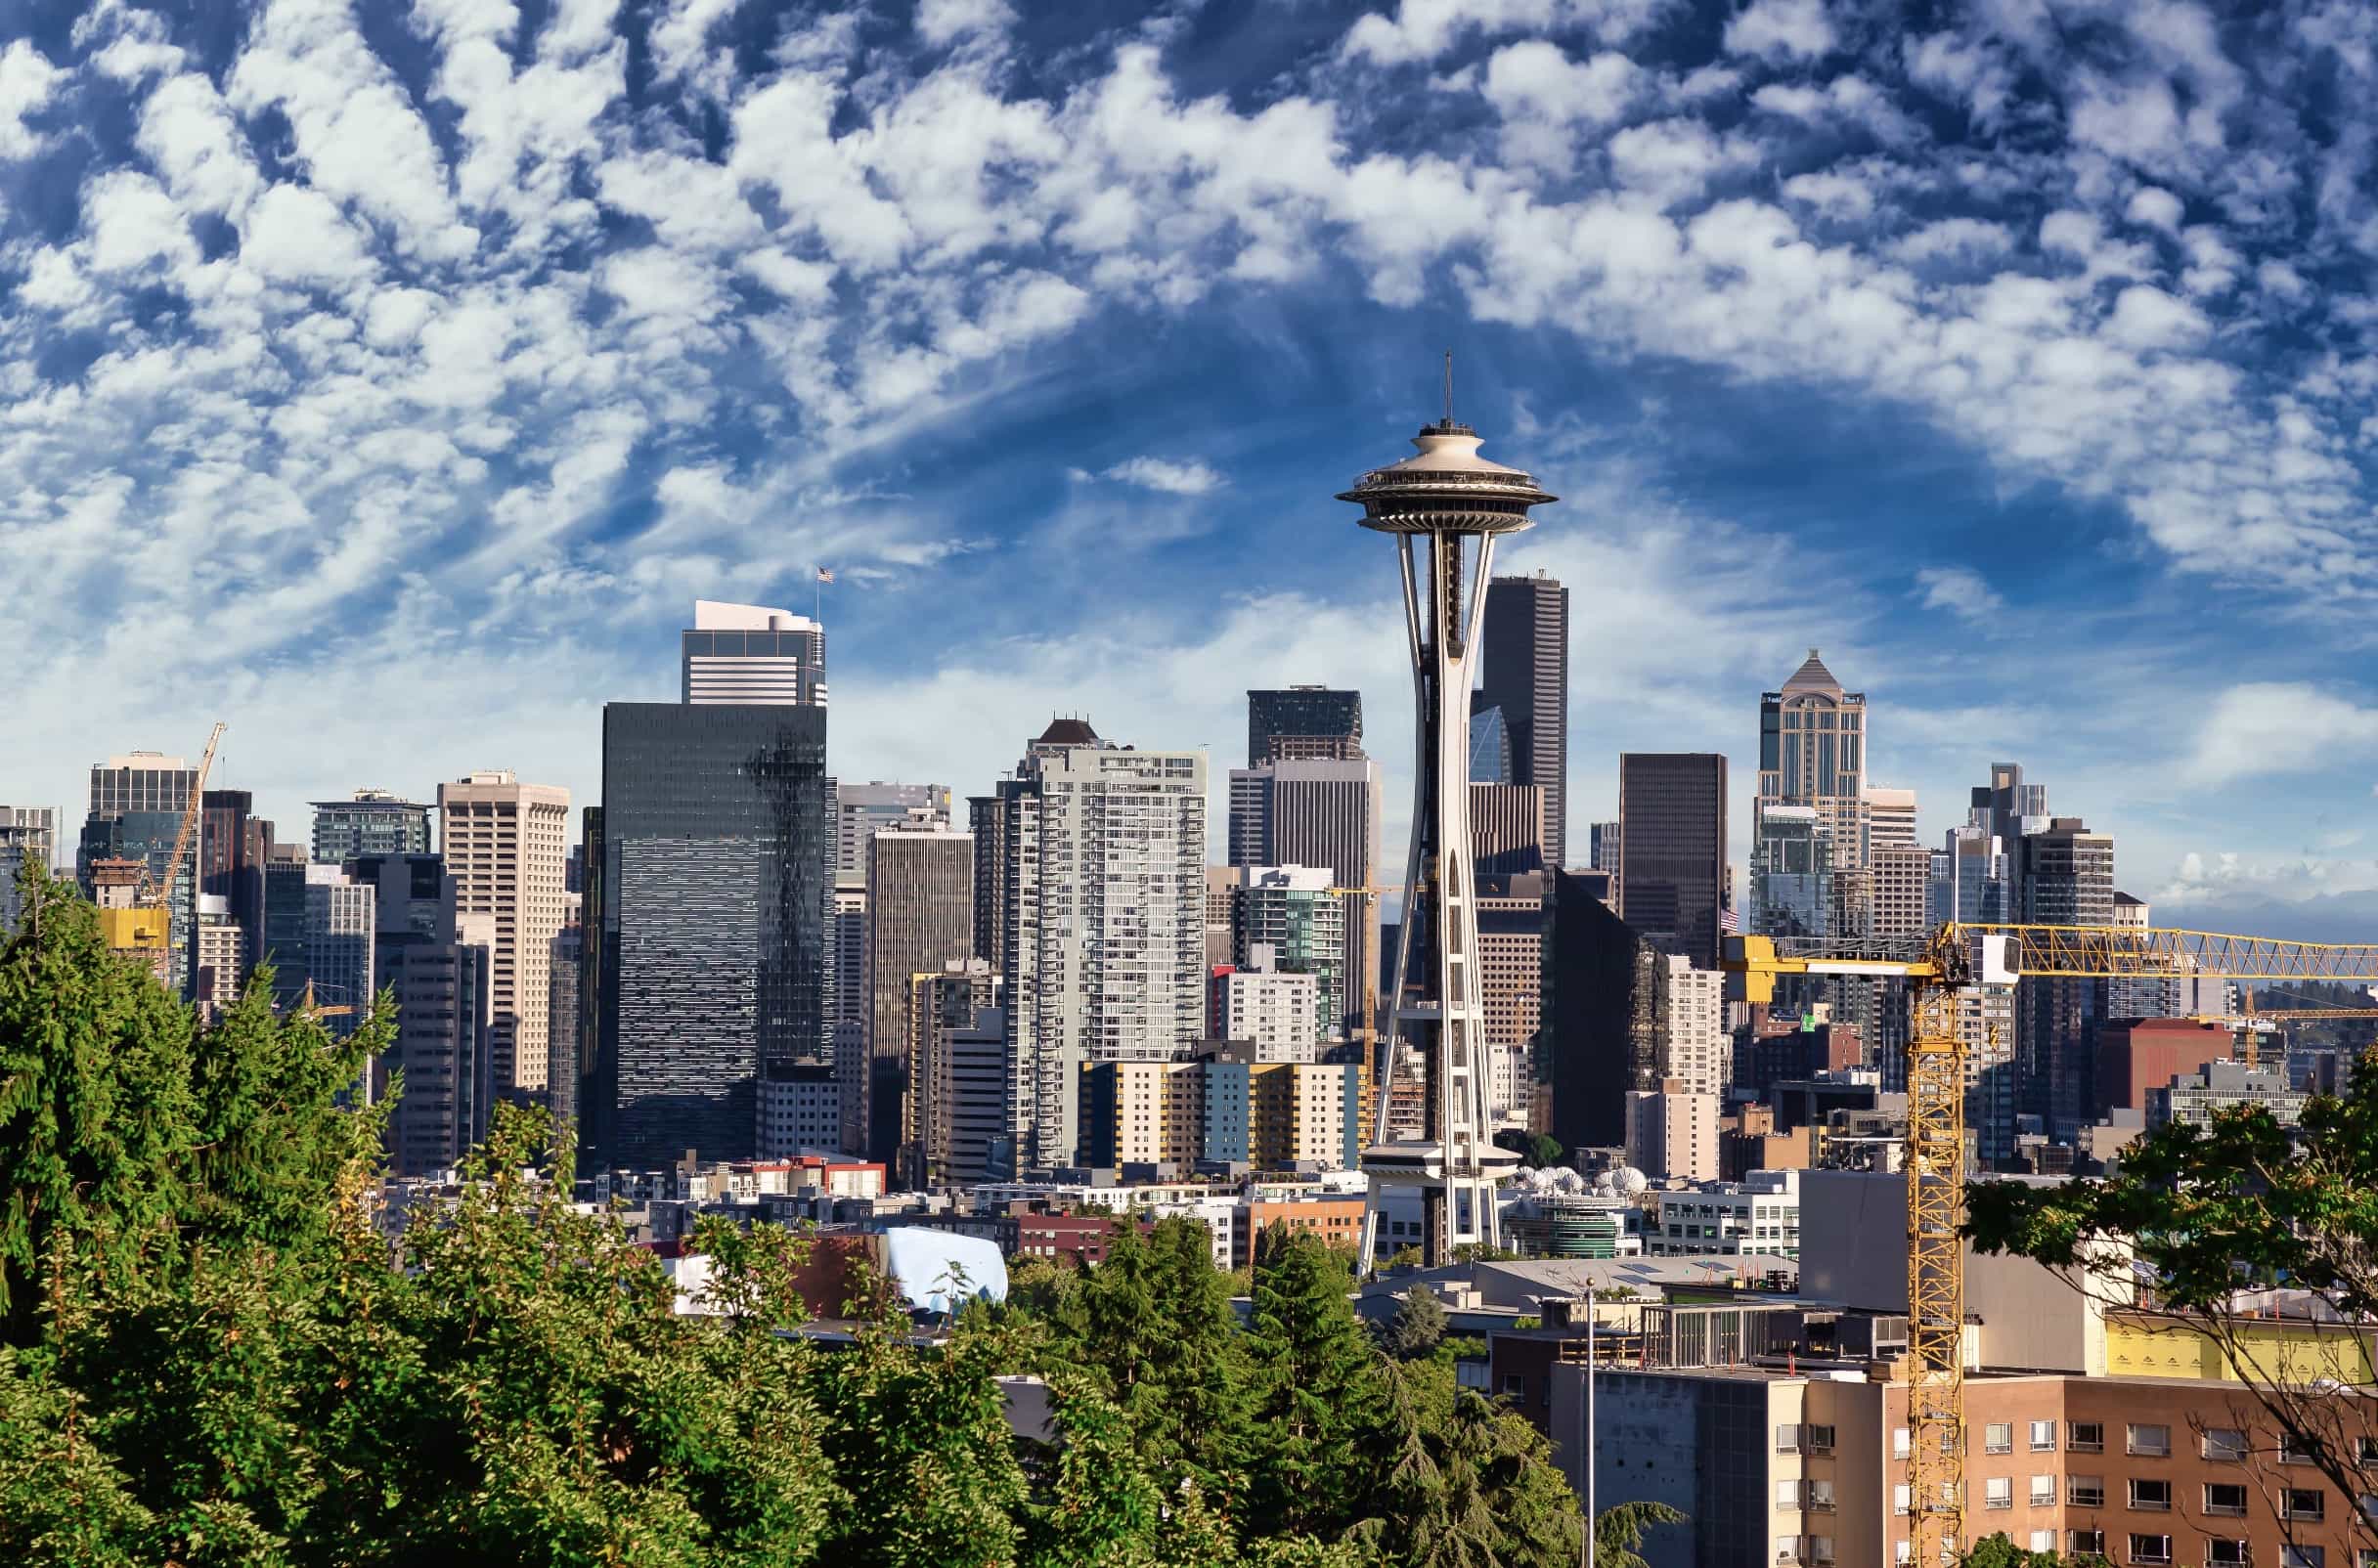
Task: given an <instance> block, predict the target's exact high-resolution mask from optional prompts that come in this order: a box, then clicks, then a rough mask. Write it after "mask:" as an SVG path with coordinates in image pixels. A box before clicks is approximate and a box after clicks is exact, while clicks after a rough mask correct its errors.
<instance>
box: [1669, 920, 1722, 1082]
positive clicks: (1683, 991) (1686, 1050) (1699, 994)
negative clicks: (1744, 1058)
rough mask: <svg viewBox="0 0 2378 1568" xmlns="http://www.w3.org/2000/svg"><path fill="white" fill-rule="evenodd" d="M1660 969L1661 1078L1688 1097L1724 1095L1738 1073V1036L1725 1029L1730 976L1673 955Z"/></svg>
mask: <svg viewBox="0 0 2378 1568" xmlns="http://www.w3.org/2000/svg"><path fill="white" fill-rule="evenodd" d="M1664 965H1665V967H1664V968H1663V969H1661V970H1660V971H1659V975H1658V980H1659V1012H1658V1017H1659V1076H1660V1077H1662V1078H1673V1079H1675V1080H1676V1081H1677V1082H1679V1083H1681V1084H1683V1085H1684V1087H1685V1092H1686V1093H1688V1094H1706V1095H1723V1094H1724V1093H1725V1092H1726V1080H1727V1079H1728V1078H1729V1077H1731V1076H1732V1075H1733V1073H1732V1069H1733V1067H1734V1036H1733V1034H1732V1033H1731V1032H1730V1031H1729V1030H1728V1029H1727V1027H1726V987H1725V980H1726V977H1725V976H1724V975H1722V974H1720V973H1718V972H1717V971H1715V970H1708V969H1695V968H1694V967H1693V961H1692V960H1691V959H1689V958H1686V957H1683V956H1682V955H1680V954H1674V953H1671V954H1668V955H1667V956H1666V958H1665V960H1664Z"/></svg>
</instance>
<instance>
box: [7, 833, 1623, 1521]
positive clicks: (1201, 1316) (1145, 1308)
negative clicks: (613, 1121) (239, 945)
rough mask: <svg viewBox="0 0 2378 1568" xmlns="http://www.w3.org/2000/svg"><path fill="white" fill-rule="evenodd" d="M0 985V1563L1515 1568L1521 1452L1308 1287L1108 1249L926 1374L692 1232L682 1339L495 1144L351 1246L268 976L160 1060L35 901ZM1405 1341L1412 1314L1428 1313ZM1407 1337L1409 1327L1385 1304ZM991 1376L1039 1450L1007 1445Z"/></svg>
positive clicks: (1278, 1251)
mask: <svg viewBox="0 0 2378 1568" xmlns="http://www.w3.org/2000/svg"><path fill="white" fill-rule="evenodd" d="M29 891H30V893H31V895H32V896H31V899H30V908H31V914H30V916H29V918H28V919H27V920H26V921H25V922H24V924H23V926H22V929H21V931H20V933H19V934H18V935H17V936H15V937H14V938H13V939H11V940H10V941H9V942H8V943H7V944H6V945H5V946H4V947H0V1182H4V1183H5V1187H4V1188H0V1200H5V1204H6V1207H5V1208H4V1209H0V1289H4V1290H5V1291H6V1294H5V1296H4V1297H0V1308H4V1311H0V1331H4V1332H5V1335H6V1337H5V1339H0V1561H8V1562H18V1561H23V1562H36V1561H37V1562H44V1563H61V1564H68V1565H77V1568H80V1565H90V1568H102V1565H106V1568H113V1565H118V1564H121V1565H126V1568H129V1565H132V1564H149V1563H158V1562H173V1563H179V1564H183V1565H185V1568H214V1565H234V1564H237V1565H259V1568H262V1565H274V1568H279V1565H290V1568H311V1565H318V1564H319V1565H324V1568H329V1565H332V1564H337V1565H341V1568H344V1565H350V1564H355V1565H370V1564H389V1565H395V1564H411V1563H419V1562H437V1563H441V1564H447V1563H451V1564H460V1565H462V1568H496V1565H499V1564H502V1565H506V1568H509V1565H514V1564H541V1565H551V1568H561V1565H564V1564H571V1565H575V1564H586V1563H594V1564H615V1565H622V1568H627V1565H635V1568H728V1565H735V1568H742V1565H760V1568H795V1565H800V1564H812V1563H817V1564H826V1563H831V1564H836V1565H842V1564H851V1565H858V1568H870V1565H883V1568H891V1565H894V1564H910V1563H932V1564H951V1565H981V1568H1009V1565H1015V1568H1059V1565H1074V1564H1098V1565H1112V1568H1385V1565H1387V1564H1390V1563H1392V1564H1403V1563H1423V1564H1435V1565H1438V1568H1554V1565H1556V1564H1561V1563H1565V1562H1569V1561H1573V1560H1574V1559H1575V1557H1576V1555H1577V1548H1578V1545H1579V1541H1578V1529H1579V1524H1580V1521H1579V1519H1578V1516H1577V1511H1576V1505H1575V1500H1574V1499H1573V1498H1572V1497H1571V1496H1570V1495H1569V1493H1568V1491H1567V1489H1566V1487H1565V1485H1564V1483H1563V1481H1562V1480H1561V1478H1560V1476H1559V1474H1558V1473H1557V1472H1556V1471H1555V1470H1554V1469H1553V1468H1552V1466H1551V1465H1550V1464H1549V1462H1547V1457H1546V1450H1545V1444H1544V1441H1543V1439H1542V1438H1541V1437H1540V1436H1539V1435H1538V1434H1537V1433H1536V1432H1535V1431H1534V1429H1533V1428H1532V1427H1530V1426H1528V1425H1527V1424H1526V1423H1525V1422H1524V1421H1523V1420H1521V1419H1520V1418H1519V1417H1518V1416H1515V1415H1513V1414H1512V1413H1510V1412H1509V1411H1506V1410H1504V1409H1502V1408H1501V1407H1499V1406H1497V1405H1495V1404H1493V1403H1492V1402H1489V1401H1487V1400H1484V1399H1481V1398H1479V1397H1478V1396H1476V1395H1475V1394H1472V1393H1468V1392H1465V1391H1461V1390H1459V1389H1457V1388H1456V1387H1455V1385H1454V1379H1453V1374H1452V1370H1451V1362H1450V1359H1449V1357H1447V1356H1445V1355H1444V1354H1442V1353H1441V1350H1440V1352H1439V1353H1438V1354H1435V1355H1429V1354H1426V1353H1425V1351H1423V1350H1422V1349H1421V1348H1420V1347H1419V1340H1420V1339H1421V1338H1424V1337H1426V1338H1430V1339H1431V1340H1432V1341H1433V1340H1434V1339H1435V1338H1437V1337H1439V1336H1441V1333H1442V1323H1441V1319H1442V1312H1441V1309H1439V1310H1438V1313H1437V1318H1438V1322H1437V1325H1436V1327H1435V1328H1434V1330H1433V1332H1424V1331H1423V1328H1420V1327H1415V1326H1413V1325H1406V1328H1407V1330H1408V1332H1407V1339H1408V1340H1409V1342H1410V1344H1411V1345H1412V1346H1413V1347H1414V1353H1415V1355H1416V1357H1417V1359H1413V1360H1409V1361H1397V1360H1395V1359H1393V1358H1391V1357H1389V1356H1388V1355H1387V1354H1385V1353H1384V1352H1383V1351H1382V1350H1381V1349H1380V1348H1379V1347H1378V1346H1377V1345H1376V1344H1375V1342H1374V1339H1373V1336H1372V1335H1371V1333H1370V1332H1369V1331H1368V1330H1367V1329H1365V1328H1363V1327H1362V1326H1361V1325H1360V1324H1359V1322H1358V1321H1357V1320H1356V1318H1355V1315H1354V1312H1353V1307H1352V1303H1351V1300H1350V1297H1349V1278H1348V1268H1347V1262H1346V1259H1345V1258H1344V1256H1343V1254H1341V1253H1340V1252H1338V1251H1334V1250H1333V1249H1332V1248H1330V1247H1329V1246H1328V1245H1326V1244H1325V1243H1323V1242H1322V1241H1320V1240H1318V1239H1317V1238H1315V1237H1313V1236H1311V1235H1309V1234H1291V1233H1287V1232H1277V1233H1276V1234H1272V1235H1268V1236H1266V1237H1265V1238H1263V1240H1262V1244H1261V1245H1260V1246H1259V1247H1258V1248H1257V1249H1256V1252H1257V1256H1256V1262H1255V1269H1254V1271H1253V1276H1252V1280H1251V1282H1250V1284H1251V1286H1252V1294H1253V1311H1252V1314H1251V1316H1250V1320H1249V1321H1248V1322H1247V1323H1245V1324H1244V1325H1243V1324H1242V1322H1241V1319H1240V1313H1239V1311H1238V1309H1237V1307H1236V1305H1235V1304H1234V1302H1233V1300H1232V1296H1231V1285H1232V1277H1231V1276H1230V1275H1228V1274H1226V1273H1224V1272H1222V1271H1220V1270H1217V1269H1216V1268H1215V1267H1214V1266H1213V1260H1212V1256H1211V1241H1210V1238H1209V1236H1208V1233H1207V1232H1206V1230H1205V1228H1204V1227H1203V1226H1200V1225H1197V1224H1194V1223H1192V1222H1190V1221H1187V1220H1183V1219H1177V1218H1168V1219H1165V1220H1162V1221H1159V1222H1158V1223H1156V1224H1155V1225H1154V1226H1152V1227H1150V1228H1149V1229H1148V1230H1147V1232H1146V1233H1145V1234H1144V1235H1143V1234H1142V1232H1141V1228H1140V1226H1139V1224H1138V1223H1137V1221H1136V1220H1135V1219H1124V1220H1123V1221H1122V1222H1121V1223H1120V1224H1119V1226H1118V1230H1117V1234H1116V1236H1115V1238H1114V1240H1113V1243H1112V1246H1111V1248H1110V1251H1109V1255H1108V1257H1107V1259H1106V1261H1105V1262H1104V1263H1102V1264H1100V1265H1099V1266H1097V1267H1095V1268H1091V1269H1087V1270H1080V1271H1078V1270H1074V1269H1060V1268H1051V1267H1049V1266H1047V1265H1044V1264H1024V1265H1020V1266H1019V1267H1018V1268H1017V1269H1016V1271H1015V1273H1014V1276H1013V1282H1012V1283H1013V1289H1012V1292H1011V1296H1010V1299H1009V1302H1008V1304H1007V1305H1006V1306H1005V1307H1004V1308H1000V1309H996V1310H992V1309H984V1308H977V1309H970V1310H969V1311H967V1312H965V1313H963V1314H961V1315H960V1317H959V1319H958V1321H957V1323H956V1324H955V1325H954V1326H953V1327H952V1328H951V1329H950V1331H949V1332H947V1334H946V1335H937V1336H933V1337H930V1338H927V1337H923V1336H920V1335H919V1334H917V1333H916V1332H915V1331H914V1330H913V1328H912V1326H911V1325H910V1324H909V1323H908V1322H907V1321H906V1320H905V1319H903V1318H896V1317H894V1316H892V1315H891V1314H890V1313H889V1311H888V1309H887V1310H886V1311H884V1312H882V1313H881V1314H879V1315H878V1316H877V1317H876V1318H874V1319H873V1320H872V1321H869V1322H866V1323H864V1324H863V1325H862V1326H861V1327H860V1328H859V1332H858V1333H857V1335H856V1342H855V1343H851V1344H849V1345H847V1346H846V1347H843V1348H831V1349H830V1348H825V1347H823V1346H821V1345H820V1344H819V1343H817V1342H816V1341H815V1340H813V1339H811V1338H808V1337H805V1336H803V1335H801V1334H799V1333H795V1332H789V1331H788V1330H791V1329H794V1328H797V1327H798V1326H799V1325H800V1324H801V1322H802V1320H803V1318H804V1316H805V1304H804V1303H803V1302H802V1301H801V1299H800V1297H799V1295H798V1293H797V1291H796V1289H795V1287H794V1285H795V1281H796V1280H797V1278H798V1277H799V1271H800V1266H801V1264H802V1261H803V1258H804V1252H805V1248H806V1247H807V1245H808V1242H807V1240H806V1239H805V1238H804V1237H803V1236H802V1235H801V1234H798V1233H796V1232H792V1231H788V1230H785V1229H783V1228H780V1227H775V1226H770V1225H755V1226H752V1227H749V1228H747V1229H737V1228H736V1227H734V1226H733V1225H731V1224H729V1223H727V1222H726V1221H724V1220H720V1219H715V1218H705V1219H703V1220H702V1221H700V1222H699V1224H698V1225H697V1228H696V1230H695V1232H694V1235H693V1238H692V1241H691V1246H692V1248H693V1249H694V1250H695V1251H698V1252H700V1253H702V1254H705V1255H706V1256H707V1258H708V1261H709V1264H710V1271H709V1279H708V1283H707V1285H705V1287H704V1296H705V1300H704V1302H703V1305H704V1307H705V1310H704V1311H703V1312H702V1313H701V1314H699V1315H690V1316H689V1315H686V1314H683V1313H682V1312H681V1311H680V1310H679V1301H678V1296H677V1290H676V1287H675V1285H673V1284H672V1282H671V1280H670V1278H669V1276H668V1275H667V1273H666V1272H665V1271H664V1269H663V1268H662V1266H661V1265H660V1264H659V1263H658V1261H657V1260H656V1258H655V1256H654V1255H653V1253H652V1252H651V1251H650V1250H649V1249H648V1248H646V1247H642V1246H639V1245H637V1244H636V1243H635V1242H634V1241H633V1240H632V1238H631V1237H630V1236H629V1234H628V1233H627V1232H626V1230H625V1229H624V1227H623V1226H622V1224H621V1223H620V1222H619V1221H618V1220H617V1219H615V1218H614V1217H613V1216H611V1215H609V1214H606V1213H602V1212H594V1211H590V1210H588V1209H586V1208H584V1207H582V1206H580V1205H577V1204H574V1203H572V1202H571V1201H570V1200H569V1192H570V1188H569V1175H570V1169H569V1161H568V1154H567V1152H566V1151H565V1150H560V1149H553V1148H550V1147H549V1143H550V1134H549V1130H548V1128H547V1126H546V1124H545V1121H544V1118H543V1116H542V1114H541V1113H539V1112H535V1111H518V1110H514V1109H511V1108H506V1109H504V1110H503V1111H500V1113H499V1115H498V1118H497V1122H496V1126H495V1128H494V1130H493V1133H492V1135H491V1137H490V1139H489V1142H488V1144H487V1146H486V1148H484V1149H483V1150H481V1151H479V1152H478V1153H477V1154H474V1155H473V1156H472V1158H471V1160H470V1161H469V1163H468V1164H467V1165H466V1166H465V1168H464V1170H463V1171H462V1182H461V1184H460V1187H459V1190H458V1192H457V1193H456V1194H455V1195H454V1196H453V1197H452V1198H451V1200H450V1201H448V1202H447V1203H445V1204H444V1205H442V1206H434V1207H430V1206H425V1207H424V1209H423V1211H422V1212H420V1213H418V1214H416V1216H415V1217H414V1219H413V1222H412V1223H411V1224H410V1225H409V1226H408V1227H406V1228H405V1229H403V1231H402V1233H401V1235H396V1236H391V1235H388V1234H383V1231H382V1229H381V1227H380V1224H379V1222H378V1221H379V1216H378V1215H377V1213H376V1211H375V1206H374V1198H375V1195H376V1193H377V1190H378V1159H377V1150H378V1147H379V1139H380V1135H381V1130H382V1119H383V1118H384V1116H385V1114H386V1108H385V1106H382V1107H380V1108H377V1109H359V1108H357V1107H355V1106H354V1105H352V1104H351V1103H350V1102H351V1099H352V1097H351V1096H349V1095H347V1094H346V1093H345V1091H346V1090H347V1089H348V1087H349V1086H350V1085H352V1084H353V1083H354V1081H355V1080H356V1077H357V1075H358V1073H359V1071H360V1070H361V1068H362V1067H363V1065H364V1064H365V1062H366V1061H367V1060H368V1059H369V1057H370V1056H371V1054H372V1053H374V1052H375V1051H379V1050H382V1049H384V1048H385V1046H386V1044H387V1041H388V1038H389V1020H388V1018H387V1016H386V1015H385V1014H384V1013H375V1014H374V1015H373V1016H372V1017H370V1018H368V1019H367V1020H366V1021H365V1022H364V1024H363V1025H362V1027H361V1028H359V1030H358V1031H357V1032H356V1034H355V1036H354V1037H352V1038H351V1039H349V1040H345V1041H339V1040H333V1039H331V1038H330V1036H329V1035H328V1034H326V1033H325V1031H324V1030H323V1029H322V1028H321V1027H320V1025H319V1024H318V1023H316V1022H314V1021H311V1020H308V1019H305V1018H302V1017H288V1016H278V1015H276V1014H275V1013H274V1012H273V1010H272V1008H271V1006H270V1003H269V996H270V984H269V980H262V979H259V980H257V981H256V982H254V983H252V984H251V986H250V988H249V991H248V994H247V999H246V1000H243V1001H242V1002H241V1003H239V1004H237V1005H236V1006H234V1007H232V1008H231V1009H229V1010H228V1011H227V1012H226V1013H225V1015H224V1016H223V1017H222V1018H221V1019H220V1020H219V1021H217V1022H215V1023H214V1024H210V1025H208V1026H206V1027H204V1028H202V1029H201V1028H200V1027H198V1024H196V1023H195V1022H194V1020H193V1018H192V1016H191V1015H190V1014H189V1012H188V1011H187V1010H185V1009H183V1008H181V1007H180V1006H178V1005H177V1004H175V1003H174V1002H172V1001H171V1000H170V999H169V998H168V997H166V995H165V994H164V992H163V991H162V989H161V988H160V987H158V986H157V985H156V984H155V983H154V980H152V979H151V978H150V977H149V976H148V975H147V974H146V973H144V972H143V971H141V970H140V969H138V968H137V967H135V966H133V965H131V964H129V963H127V962H126V961H125V960H124V959H122V958H120V957H119V956H117V955H115V954H112V953H110V952H109V951H108V949H107V948H106V945H105V943H104V942H103V941H102V940H101V939H100V938H99V935H98V931H97V927H96V923H95V921H94V920H93V918H92V916H91V912H90V910H89V908H88V907H87V906H86V905H84V904H82V903H81V902H80V901H79V900H78V899H76V898H75V897H73V896H72V895H71V893H69V892H67V891H66V890H65V889H63V888H61V887H59V886H56V885H53V884H50V883H48V882H47V881H46V880H41V881H39V882H37V883H35V884H34V885H32V886H31V887H30V890H29ZM1431 1305H1433V1302H1431ZM1411 1310H1412V1311H1413V1313H1414V1314H1415V1315H1416V1317H1425V1316H1426V1310H1427V1309H1426V1308H1420V1307H1414V1308H1412V1309H1411ZM1026 1372H1037V1373H1038V1374H1040V1376H1041V1377H1042V1378H1043V1380H1044V1382H1045V1386H1046V1393H1047V1396H1048V1400H1049V1404H1050V1409H1051V1413H1052V1430H1051V1431H1050V1432H1049V1433H1047V1434H1044V1435H1045V1436H1046V1437H1047V1438H1048V1439H1049V1440H1048V1441H1046V1442H1043V1441H1038V1440H1036V1439H1035V1438H1033V1437H1030V1436H1027V1437H1022V1438H1019V1437H1018V1436H1017V1435H1016V1434H1015V1433H1014V1431H1013V1430H1012V1429H1011V1424H1010V1418H1009V1411H1008V1405H1007V1398H1006V1390H1005V1388H1004V1387H1003V1385H1002V1381H1001V1379H1002V1377H1005V1376H1008V1375H1011V1374H1016V1373H1026Z"/></svg>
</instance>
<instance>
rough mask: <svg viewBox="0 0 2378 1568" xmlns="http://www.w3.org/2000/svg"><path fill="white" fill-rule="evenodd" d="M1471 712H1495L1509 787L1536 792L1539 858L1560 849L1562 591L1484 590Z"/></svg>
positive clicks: (1564, 715)
mask: <svg viewBox="0 0 2378 1568" xmlns="http://www.w3.org/2000/svg"><path fill="white" fill-rule="evenodd" d="M1484 639H1485V647H1484V650H1483V658H1482V660H1481V663H1482V665H1483V667H1484V679H1483V680H1482V682H1481V683H1480V685H1479V688H1478V697H1477V701H1478V704H1479V706H1481V707H1487V708H1500V709H1501V710H1503V721H1504V723H1505V725H1506V726H1507V727H1508V729H1509V731H1510V735H1511V782H1512V783H1514V784H1533V785H1535V786H1536V787H1537V788H1538V789H1540V790H1542V791H1543V792H1544V852H1545V857H1546V858H1547V859H1548V860H1549V861H1550V862H1551V863H1552V864H1555V865H1559V864H1562V863H1563V860H1564V858H1565V856H1566V854H1567V845H1568V589H1567V588H1563V586H1562V585H1561V584H1560V583H1559V582H1557V581H1555V580H1554V579H1552V578H1549V577H1546V576H1545V575H1544V574H1543V573H1542V572H1537V573H1535V574H1534V575H1533V576H1529V577H1498V578H1496V579H1495V580H1494V581H1493V582H1492V583H1489V584H1488V585H1487V587H1486V616H1485V631H1484Z"/></svg>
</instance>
